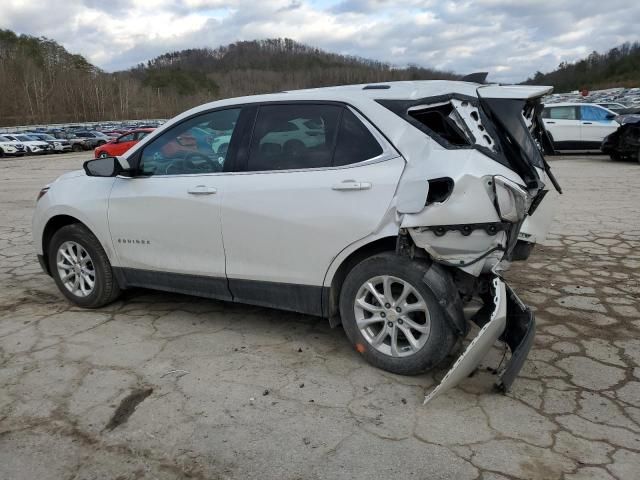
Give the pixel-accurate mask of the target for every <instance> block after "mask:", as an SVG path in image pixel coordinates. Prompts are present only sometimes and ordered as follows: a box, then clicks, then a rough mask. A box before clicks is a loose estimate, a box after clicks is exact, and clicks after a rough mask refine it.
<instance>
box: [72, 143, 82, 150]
mask: <svg viewBox="0 0 640 480" xmlns="http://www.w3.org/2000/svg"><path fill="white" fill-rule="evenodd" d="M71 150H73V151H74V152H81V151H82V150H84V149H83V148H82V145H79V144H77V143H75V144H73V145H72V147H71Z"/></svg>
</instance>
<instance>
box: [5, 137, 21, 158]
mask: <svg viewBox="0 0 640 480" xmlns="http://www.w3.org/2000/svg"><path fill="white" fill-rule="evenodd" d="M25 153H26V149H25V146H24V145H23V144H22V143H20V142H17V141H15V140H11V139H9V138H7V137H4V136H2V135H0V157H5V156H7V157H22V156H23V155H24V154H25Z"/></svg>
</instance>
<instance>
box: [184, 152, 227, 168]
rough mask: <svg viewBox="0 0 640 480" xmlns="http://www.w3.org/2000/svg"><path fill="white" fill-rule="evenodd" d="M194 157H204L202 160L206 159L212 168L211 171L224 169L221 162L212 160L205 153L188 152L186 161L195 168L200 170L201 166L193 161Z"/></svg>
mask: <svg viewBox="0 0 640 480" xmlns="http://www.w3.org/2000/svg"><path fill="white" fill-rule="evenodd" d="M194 159H202V160H204V161H205V162H206V163H207V164H208V166H209V168H210V169H211V170H210V171H211V172H221V171H222V165H221V164H220V163H219V162H216V161H214V160H211V158H209V157H208V156H207V155H205V154H204V153H199V152H194V153H189V154H187V156H186V157H184V161H185V163H186V164H187V166H188V167H190V168H193V169H194V170H199V169H200V168H199V167H197V166H196V165H195V164H194V163H193V160H194Z"/></svg>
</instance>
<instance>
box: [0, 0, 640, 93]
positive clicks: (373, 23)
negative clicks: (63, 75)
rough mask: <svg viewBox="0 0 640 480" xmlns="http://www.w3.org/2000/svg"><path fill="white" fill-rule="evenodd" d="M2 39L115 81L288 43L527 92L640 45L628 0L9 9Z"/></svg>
mask: <svg viewBox="0 0 640 480" xmlns="http://www.w3.org/2000/svg"><path fill="white" fill-rule="evenodd" d="M2 10H3V15H2V16H1V17H0V27H2V28H10V29H12V30H15V31H17V32H19V33H27V34H31V35H36V36H47V37H49V38H52V39H54V40H57V41H58V42H60V43H62V44H63V45H64V46H65V47H66V48H67V49H69V50H70V51H72V52H74V53H81V54H83V55H84V56H86V57H87V58H88V59H89V60H90V61H92V62H94V63H95V64H96V65H98V66H99V67H101V68H104V69H106V70H108V71H113V70H118V69H124V68H128V67H131V66H133V65H136V64H137V63H140V62H144V61H146V60H149V59H150V58H153V57H154V56H157V55H160V54H162V53H165V52H167V51H173V50H178V49H183V48H197V47H212V48H215V47H217V46H218V45H221V44H227V43H231V42H234V41H238V40H253V39H260V38H269V37H290V38H293V39H295V40H298V41H301V42H304V43H308V44H310V45H313V46H316V47H320V48H324V49H326V50H329V51H334V52H338V53H344V54H349V55H358V56H362V57H367V58H371V59H375V60H382V61H386V62H390V63H392V64H394V65H397V66H405V65H409V64H418V65H423V66H426V67H432V68H439V69H446V70H453V71H456V72H458V73H469V72H473V71H489V72H491V73H490V77H489V78H490V79H491V80H493V81H503V82H511V81H521V80H524V79H525V78H527V77H528V76H530V75H532V74H533V73H534V72H535V71H537V70H541V71H549V70H552V69H554V68H555V67H557V65H558V64H559V63H560V62H562V61H574V60H577V59H579V58H582V57H584V56H586V55H588V54H589V53H590V52H591V51H593V50H598V51H601V52H602V51H605V50H608V49H609V48H612V47H613V46H615V45H618V44H620V43H622V42H625V41H635V40H637V38H638V35H637V33H635V29H636V28H637V20H638V19H639V18H640V3H639V2H629V1H628V0H609V1H608V2H607V3H606V5H605V4H603V3H602V1H600V0H598V1H596V0H556V1H555V2H540V1H538V0H519V1H517V2H514V1H512V0H473V1H472V0H467V1H436V0H404V1H399V0H398V1H393V0H260V1H255V0H251V1H249V0H235V1H229V0H182V1H180V0H126V1H125V0H111V1H110V2H104V1H100V0H49V1H48V2H47V5H46V6H42V2H40V1H38V0H4V1H3V8H2Z"/></svg>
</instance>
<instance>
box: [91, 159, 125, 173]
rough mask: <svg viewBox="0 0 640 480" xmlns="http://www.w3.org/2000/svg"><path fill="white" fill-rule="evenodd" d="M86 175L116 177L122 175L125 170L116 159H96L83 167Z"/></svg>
mask: <svg viewBox="0 0 640 480" xmlns="http://www.w3.org/2000/svg"><path fill="white" fill-rule="evenodd" d="M82 168H84V171H85V173H86V174H87V175H88V176H89V177H115V176H116V175H118V174H120V173H122V172H123V171H124V169H123V168H122V165H120V162H119V161H118V159H117V158H115V157H105V158H94V159H93V160H87V161H86V162H84V164H83V165H82Z"/></svg>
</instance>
